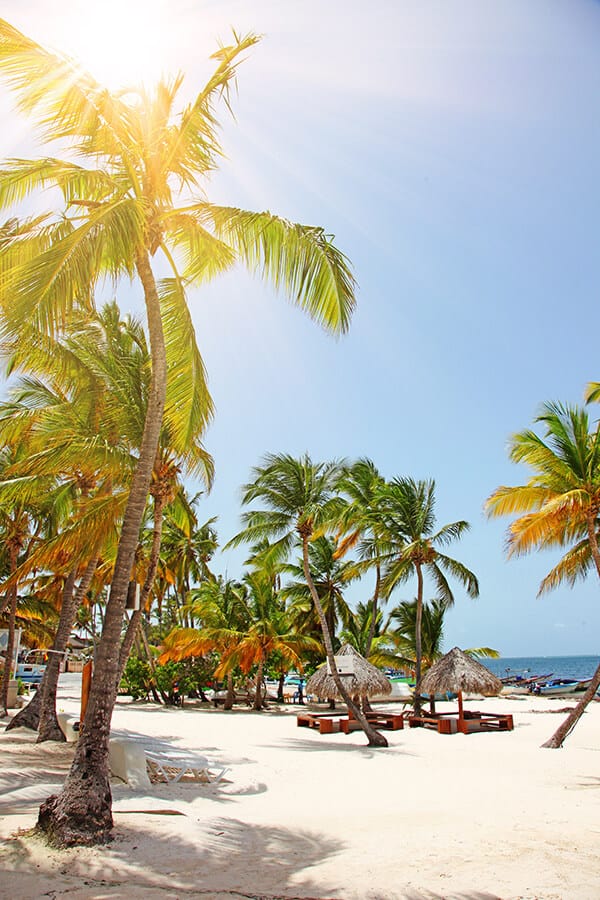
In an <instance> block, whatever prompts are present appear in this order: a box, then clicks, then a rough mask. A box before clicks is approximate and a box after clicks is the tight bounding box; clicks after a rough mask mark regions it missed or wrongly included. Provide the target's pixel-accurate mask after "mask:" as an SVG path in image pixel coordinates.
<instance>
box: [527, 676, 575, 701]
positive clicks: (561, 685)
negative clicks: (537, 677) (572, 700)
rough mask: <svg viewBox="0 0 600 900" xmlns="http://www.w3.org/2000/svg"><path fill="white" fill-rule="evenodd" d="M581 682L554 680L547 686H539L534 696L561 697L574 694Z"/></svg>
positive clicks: (571, 679) (565, 679) (547, 683)
mask: <svg viewBox="0 0 600 900" xmlns="http://www.w3.org/2000/svg"><path fill="white" fill-rule="evenodd" d="M578 684H579V682H578V681H577V680H576V679H574V678H554V679H553V680H552V681H548V682H546V684H538V685H537V687H536V688H535V689H534V694H538V695H539V696H540V697H560V696H561V695H562V694H573V693H575V691H576V690H577V685H578Z"/></svg>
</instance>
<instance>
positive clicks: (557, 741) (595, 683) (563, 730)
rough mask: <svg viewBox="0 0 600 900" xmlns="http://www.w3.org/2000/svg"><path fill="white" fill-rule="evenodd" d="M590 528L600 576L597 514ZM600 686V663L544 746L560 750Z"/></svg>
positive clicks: (589, 532) (589, 522) (590, 539)
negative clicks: (582, 692) (576, 701)
mask: <svg viewBox="0 0 600 900" xmlns="http://www.w3.org/2000/svg"><path fill="white" fill-rule="evenodd" d="M587 526H588V528H587V530H588V538H589V542H590V549H591V551H592V558H593V560H594V563H595V565H596V571H597V573H598V577H600V550H599V549H598V538H597V537H596V516H595V515H590V516H588V523H587ZM599 686H600V665H599V666H598V668H597V669H596V671H595V672H594V677H593V678H592V681H591V683H590V686H589V687H588V689H587V690H586V692H585V694H584V695H583V697H582V698H581V700H580V701H579V703H578V704H577V706H575V707H574V708H573V709H572V710H571V712H570V713H569V715H568V716H567V718H566V719H565V721H564V722H563V723H562V725H559V727H558V728H557V729H556V731H555V732H554V734H553V735H552V737H551V738H550V740H549V741H546V743H545V744H542V747H547V748H549V749H551V750H558V749H559V748H560V747H562V745H563V743H564V742H565V741H566V739H567V737H568V736H569V735H570V733H571V732H572V731H573V729H574V728H575V726H576V725H577V723H578V722H579V720H580V718H581V717H582V715H583V713H584V712H585V708H586V706H587V705H588V703H589V702H590V701H591V700H593V698H594V696H595V694H596V691H597V690H598V687H599Z"/></svg>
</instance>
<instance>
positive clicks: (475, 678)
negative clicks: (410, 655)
mask: <svg viewBox="0 0 600 900" xmlns="http://www.w3.org/2000/svg"><path fill="white" fill-rule="evenodd" d="M501 689H502V682H501V681H500V680H499V679H498V678H496V676H495V675H492V673H491V672H490V670H489V669H486V667H485V666H483V665H482V664H481V663H480V662H477V660H476V659H473V658H472V657H471V656H467V654H466V653H463V651H462V650H460V649H459V648H458V647H454V649H453V650H451V651H450V652H449V653H446V655H445V656H442V658H441V659H438V661H437V662H436V663H434V665H433V666H432V667H431V668H430V669H429V671H428V672H427V673H426V674H425V675H424V677H423V680H422V681H421V690H422V691H423V693H426V694H436V693H445V692H447V691H466V692H469V693H473V694H483V695H484V696H487V697H492V696H495V695H496V694H499V693H500V691H501Z"/></svg>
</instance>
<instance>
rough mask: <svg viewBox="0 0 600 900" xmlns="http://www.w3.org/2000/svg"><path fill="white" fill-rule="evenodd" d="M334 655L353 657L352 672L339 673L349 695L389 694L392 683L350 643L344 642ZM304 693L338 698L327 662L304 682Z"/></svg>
mask: <svg viewBox="0 0 600 900" xmlns="http://www.w3.org/2000/svg"><path fill="white" fill-rule="evenodd" d="M336 656H352V657H353V658H354V674H353V675H340V678H341V679H342V683H343V684H344V687H345V688H346V690H347V691H348V693H349V694H350V696H351V697H372V696H374V695H375V694H391V692H392V685H391V683H390V681H389V679H388V678H386V677H385V675H384V674H383V672H380V671H379V669H377V668H375V666H373V665H371V663H370V662H367V660H366V659H365V658H364V656H361V655H360V653H359V652H358V651H357V650H355V649H354V647H352V646H351V645H350V644H344V645H343V647H341V648H340V649H339V650H338V652H337V653H336ZM306 693H307V694H314V695H315V697H320V698H321V699H323V700H327V699H329V698H331V699H335V698H339V696H340V694H339V691H338V689H337V685H336V683H335V681H334V680H333V676H332V675H329V674H328V673H327V663H325V665H323V666H320V667H319V668H318V669H317V671H316V672H315V674H314V675H311V677H310V678H309V679H308V681H307V682H306Z"/></svg>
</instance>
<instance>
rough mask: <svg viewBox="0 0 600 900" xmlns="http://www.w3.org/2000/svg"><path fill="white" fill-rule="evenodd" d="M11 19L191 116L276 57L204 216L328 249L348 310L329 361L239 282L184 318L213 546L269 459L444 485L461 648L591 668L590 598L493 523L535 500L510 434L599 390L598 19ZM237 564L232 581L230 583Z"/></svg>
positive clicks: (125, 300)
mask: <svg viewBox="0 0 600 900" xmlns="http://www.w3.org/2000/svg"><path fill="white" fill-rule="evenodd" d="M0 15H1V16H2V17H3V18H5V19H7V20H8V21H10V22H11V23H12V24H14V25H16V26H17V27H18V28H20V29H21V30H23V31H25V32H26V33H27V34H29V35H30V36H31V37H33V38H35V39H36V40H38V41H41V42H45V43H49V44H51V45H53V46H55V47H57V48H62V49H65V50H66V51H68V52H70V53H71V54H72V55H79V56H80V58H81V59H82V62H84V64H86V65H87V66H88V68H90V70H91V71H92V72H93V73H94V74H95V75H96V76H97V77H98V78H100V79H101V80H106V81H109V82H110V86H115V85H117V84H119V83H122V82H123V81H132V80H137V76H138V75H143V77H146V78H151V77H152V75H153V73H155V72H156V71H160V70H164V71H166V72H174V71H176V70H177V69H180V70H182V71H183V72H184V73H185V74H186V84H187V90H188V91H189V95H190V96H191V95H192V94H193V93H194V91H196V90H198V89H199V88H200V87H201V86H202V84H203V81H204V79H205V77H206V76H207V74H208V72H209V71H210V70H211V65H212V64H209V63H207V57H208V55H209V53H210V52H212V51H213V50H214V49H215V48H216V43H217V40H218V39H219V38H220V39H222V40H224V41H226V40H227V37H228V34H229V33H230V27H231V26H233V27H234V28H236V29H237V30H239V31H242V32H246V31H249V30H253V31H256V32H259V33H261V34H262V35H264V38H263V40H262V42H261V43H260V44H259V45H258V46H257V47H255V48H253V50H252V51H251V52H250V53H249V56H248V59H247V61H246V62H245V63H244V65H243V66H242V68H241V70H240V76H239V95H238V96H237V97H235V98H234V107H235V112H236V121H233V120H231V118H230V117H228V115H227V114H226V113H225V112H224V114H223V123H224V129H223V134H224V145H225V149H226V152H227V155H228V159H227V160H226V161H225V162H224V165H223V168H222V170H221V172H220V173H218V175H216V176H215V177H214V179H213V183H212V186H211V199H213V200H214V201H216V202H223V203H231V204H235V205H237V206H243V207H247V208H255V209H269V210H271V211H273V212H277V213H279V214H281V215H284V216H286V217H287V218H289V219H293V220H296V221H300V222H304V223H310V224H315V225H317V224H318V225H323V226H324V227H325V229H326V230H327V231H329V232H331V233H333V234H335V235H336V241H337V244H338V246H339V247H340V248H341V249H343V250H344V252H346V253H347V254H348V256H349V257H350V258H351V260H352V262H353V265H354V271H355V274H356V277H357V280H358V283H359V293H358V309H357V312H356V315H355V317H354V321H353V324H352V328H351V331H350V333H349V334H348V335H347V336H346V337H344V338H343V339H341V340H338V341H336V340H333V339H331V338H329V337H327V336H326V335H324V334H323V333H321V332H320V331H319V330H318V328H317V327H316V326H314V325H313V324H312V323H311V322H309V321H308V320H306V319H305V318H304V317H303V316H302V314H301V313H300V312H298V311H297V310H296V309H294V308H292V307H291V306H290V305H288V304H286V303H285V301H282V299H281V298H279V297H275V296H274V295H273V293H272V292H271V291H270V290H268V289H267V288H265V287H264V286H263V285H262V284H261V283H260V282H259V281H257V280H253V279H251V278H249V277H248V276H246V275H245V274H243V273H241V272H238V273H235V274H232V275H230V276H228V277H226V278H224V279H222V280H221V281H220V282H218V283H215V284H213V285H212V286H211V287H210V289H207V290H204V291H203V292H202V293H195V294H193V295H192V297H191V306H192V308H193V315H194V321H195V323H196V327H197V335H198V341H199V345H200V347H201V350H202V352H203V354H204V358H205V360H206V364H207V367H208V371H209V375H210V384H211V389H212V392H213V395H214V398H215V401H216V404H217V417H216V420H215V423H214V425H213V426H212V427H211V430H210V432H209V434H208V435H207V440H206V443H207V446H208V448H209V449H210V451H211V452H212V453H213V455H214V457H215V462H216V472H217V476H216V482H215V486H214V490H213V492H212V495H211V496H210V497H209V498H208V499H207V500H206V501H205V503H204V504H203V509H202V513H201V514H202V515H203V516H205V517H206V518H208V516H210V515H218V516H219V533H220V536H221V537H222V539H223V542H224V541H225V540H227V539H228V538H229V537H230V536H231V535H232V534H233V533H234V532H235V531H236V530H238V527H239V511H240V507H239V487H240V485H241V484H242V483H243V482H244V481H245V480H247V478H248V475H249V471H250V468H251V467H252V466H253V465H256V464H257V463H258V462H259V460H260V458H261V457H262V455H263V454H264V453H265V452H276V451H285V452H289V453H292V454H299V453H301V452H304V451H305V450H307V451H308V452H309V453H310V454H311V456H312V457H313V458H314V459H315V460H318V459H329V458H332V457H342V456H346V457H350V458H352V457H356V456H370V457H371V458H372V459H373V460H374V461H375V463H376V464H377V465H378V467H379V468H380V470H381V472H382V473H383V474H384V475H385V476H387V477H392V476H394V475H410V476H412V477H414V478H430V477H433V478H435V480H436V488H437V497H438V506H437V513H438V520H439V522H440V524H442V523H445V522H448V521H453V520H455V519H463V518H464V519H467V520H469V521H470V522H471V525H472V530H471V532H470V534H469V535H468V536H467V537H466V538H465V539H463V540H462V541H461V542H460V544H456V545H454V547H453V552H454V555H456V556H457V558H459V559H461V560H462V561H463V562H464V563H466V564H467V565H469V567H470V568H472V569H473V570H474V571H475V572H476V573H477V575H478V577H479V579H480V585H481V597H480V599H479V600H478V601H472V600H469V599H468V598H467V597H466V596H465V595H463V594H462V593H461V592H460V591H459V590H457V592H456V597H457V602H456V606H455V608H454V610H453V611H452V612H451V613H450V614H449V615H448V623H447V630H446V648H447V649H449V648H450V647H452V646H453V645H454V644H459V645H460V646H462V647H469V646H473V645H484V644H485V645H489V646H493V647H496V648H498V649H499V650H500V651H501V652H502V654H503V655H505V656H513V655H528V654H549V655H552V654H575V653H581V654H584V653H598V646H599V645H598V638H597V636H598V633H599V631H600V602H599V600H600V590H599V587H598V584H597V582H596V581H595V580H594V579H593V578H591V579H590V580H589V582H588V583H586V584H584V585H580V586H578V587H576V588H575V589H573V590H570V589H566V588H565V589H564V590H560V591H556V592H554V593H553V594H551V595H548V596H547V597H545V598H543V599H536V593H537V587H538V584H539V582H540V579H541V578H542V577H543V575H544V574H545V573H546V571H547V570H548V569H549V568H550V567H551V566H552V565H553V564H554V562H555V561H556V559H557V557H556V556H554V555H551V554H544V555H540V554H538V555H534V556H532V557H529V558H527V559H521V560H516V561H509V562H507V561H506V559H505V555H504V551H503V540H504V532H505V529H506V525H507V522H506V521H494V522H488V521H487V520H486V518H485V517H484V515H483V512H482V507H483V503H484V501H485V499H486V497H487V496H488V495H489V494H490V493H491V492H492V491H493V490H494V489H495V488H496V487H497V486H498V485H500V484H517V483H521V482H522V481H523V480H524V479H525V478H526V477H527V470H526V469H523V468H519V467H516V466H514V465H512V464H510V463H509V462H508V460H507V452H506V448H507V442H508V439H509V437H510V435H511V434H512V433H513V432H515V431H518V430H521V429H523V428H525V427H527V426H529V425H530V424H531V422H532V420H533V417H534V415H535V414H536V411H537V410H538V409H539V405H540V404H541V403H542V402H543V401H546V400H561V401H564V402H575V403H579V402H581V401H582V396H583V389H584V386H585V384H586V383H587V382H588V381H590V380H599V379H600V360H599V359H598V318H599V317H598V293H599V288H600V271H599V268H600V267H599V265H598V259H599V253H598V235H599V234H600V221H599V220H600V174H599V166H600V119H599V117H598V96H599V95H600V52H599V51H598V48H599V47H600V4H599V3H598V2H592V0H388V2H383V0H372V2H371V3H370V4H368V6H367V4H365V3H363V2H360V3H359V2H355V0H328V2H327V3H323V2H317V0H286V2H285V3H282V2H281V0H254V2H252V3H248V2H241V0H239V2H233V0H231V2H229V0H212V2H209V0H170V2H168V3H167V2H166V0H165V2H161V0H154V2H153V0H143V2H142V0H139V2H138V0H120V2H118V3H117V2H115V0H106V2H104V3H101V4H100V3H97V2H95V0H94V2H92V0H88V2H82V0H80V2H75V0H62V2H61V0H59V2H52V3H50V2H47V0H44V2H41V0H28V2H27V3H24V2H22V0H0ZM107 26H108V27H107ZM11 108H12V99H11V98H10V96H9V95H8V93H7V92H6V90H5V89H1V91H0V115H1V116H2V122H3V127H2V136H1V137H0V155H5V156H13V155H19V154H23V155H25V154H26V153H27V154H28V153H30V152H31V150H30V144H29V132H28V125H27V123H26V122H25V121H24V120H22V119H18V118H17V117H16V116H15V115H14V114H13V113H12V112H11ZM119 301H120V303H121V306H122V307H127V306H128V305H129V306H131V307H132V308H138V309H139V300H138V298H137V297H135V296H130V295H129V294H128V293H127V292H124V293H122V294H120V295H119ZM599 412H600V409H599ZM593 416H594V417H595V411H593ZM242 559H243V552H239V551H238V552H236V553H231V554H230V555H228V556H227V557H223V558H221V559H220V560H219V562H218V567H219V568H221V569H222V570H225V569H227V571H228V574H229V575H230V576H232V577H235V576H237V575H238V574H239V572H240V563H241V560H242ZM370 589H371V585H370V584H366V583H365V585H364V592H363V594H362V595H361V594H359V596H363V597H364V598H366V596H367V595H368V593H369V591H370ZM412 592H413V591H412V590H411V587H410V586H408V585H407V586H406V587H405V588H403V589H402V591H399V592H398V594H397V595H395V596H396V599H397V600H398V601H399V600H400V599H410V597H411V595H412Z"/></svg>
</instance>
